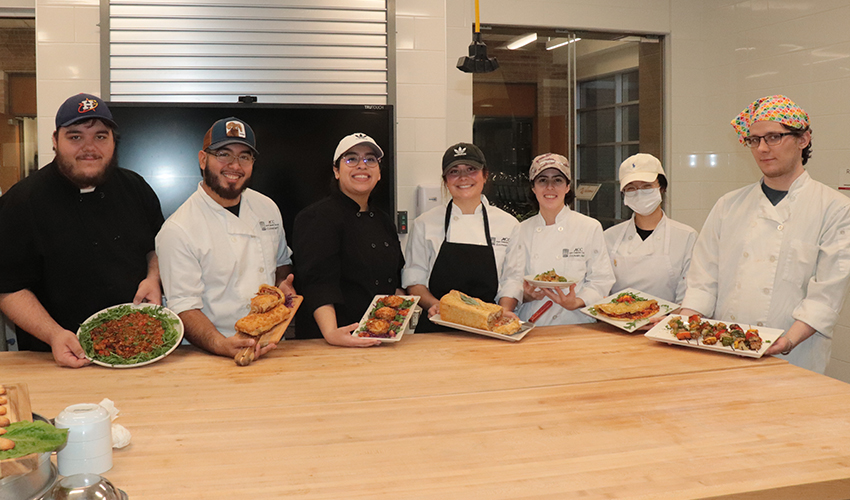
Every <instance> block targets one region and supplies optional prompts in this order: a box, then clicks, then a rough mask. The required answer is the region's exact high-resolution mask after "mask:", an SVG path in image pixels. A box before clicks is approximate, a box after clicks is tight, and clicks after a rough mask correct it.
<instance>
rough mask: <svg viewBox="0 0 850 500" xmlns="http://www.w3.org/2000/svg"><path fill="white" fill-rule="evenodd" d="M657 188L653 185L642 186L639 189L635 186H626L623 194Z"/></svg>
mask: <svg viewBox="0 0 850 500" xmlns="http://www.w3.org/2000/svg"><path fill="white" fill-rule="evenodd" d="M657 187H659V186H658V185H656V184H655V183H652V184H644V185H643V186H641V187H637V186H626V189H624V190H623V192H624V193H634V192H635V191H649V190H651V189H656V188H657Z"/></svg>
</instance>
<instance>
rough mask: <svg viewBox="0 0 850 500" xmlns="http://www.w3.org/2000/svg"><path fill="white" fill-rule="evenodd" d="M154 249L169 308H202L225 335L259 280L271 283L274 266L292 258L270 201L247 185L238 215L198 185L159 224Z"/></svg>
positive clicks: (242, 313)
mask: <svg viewBox="0 0 850 500" xmlns="http://www.w3.org/2000/svg"><path fill="white" fill-rule="evenodd" d="M156 253H157V256H158V257H159V272H160V276H161V277H162V285H163V289H164V290H165V296H166V300H167V301H168V303H167V305H168V308H169V309H171V310H173V311H174V312H176V313H178V314H179V313H181V312H183V311H188V310H190V309H200V310H201V312H203V313H204V314H205V315H206V316H207V318H209V320H210V321H212V323H213V325H215V327H216V328H217V329H218V331H219V332H221V333H222V334H223V335H224V336H225V337H230V336H232V335H234V334H235V333H236V330H235V327H234V325H235V324H236V320H238V319H239V318H241V317H243V316H245V315H246V314H247V313H248V312H249V306H248V304H249V301H250V299H251V297H253V296H254V294H256V293H257V290H258V289H259V288H260V285H262V284H264V283H265V284H269V285H274V284H275V271H276V270H277V268H278V267H279V266H284V265H288V264H291V263H292V251H291V250H290V249H289V247H288V246H287V245H286V234H285V232H284V229H283V219H282V217H281V216H280V210H279V209H278V207H277V205H276V204H275V203H274V201H272V200H271V199H270V198H268V197H266V196H264V195H262V194H260V193H258V192H256V191H253V190H251V189H246V190H245V191H244V192H243V193H242V199H241V202H240V207H239V217H236V216H235V215H233V213H231V212H230V211H228V210H227V209H226V208H224V207H222V206H221V205H219V204H218V203H217V202H216V201H215V200H213V199H212V198H211V197H210V196H209V195H208V194H207V193H206V192H205V191H204V189H203V188H202V187H201V186H200V184H199V185H198V189H197V191H195V193H193V194H192V196H190V197H189V199H187V200H186V201H185V202H184V203H183V204H182V205H180V207H179V208H178V209H177V211H175V212H174V213H173V214H172V215H171V217H169V218H168V220H166V221H165V224H163V225H162V229H160V231H159V234H157V235H156Z"/></svg>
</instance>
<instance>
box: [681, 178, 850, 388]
mask: <svg viewBox="0 0 850 500" xmlns="http://www.w3.org/2000/svg"><path fill="white" fill-rule="evenodd" d="M848 282H850V200H848V199H847V197H845V196H843V195H841V194H840V193H838V192H837V191H835V190H834V189H831V188H829V187H827V186H825V185H824V184H821V183H820V182H817V181H815V180H814V179H812V178H811V177H810V176H809V174H808V172H804V173H803V174H802V175H801V176H800V177H798V178H797V179H796V180H795V181H794V183H793V184H792V185H791V188H790V190H789V191H788V194H787V195H786V196H785V198H783V199H782V201H780V202H779V203H778V204H777V205H776V206H775V207H774V206H773V205H772V204H771V203H770V201H769V200H768V199H767V197H766V196H765V195H764V193H763V192H762V190H761V183H760V182H759V183H756V184H753V185H751V186H747V187H744V188H742V189H738V190H736V191H732V192H731V193H728V194H726V195H724V196H723V197H722V198H720V200H718V202H717V203H716V204H715V205H714V208H712V210H711V213H710V214H709V215H708V219H707V220H706V221H705V225H704V226H703V229H702V231H701V232H700V235H699V238H697V243H696V246H695V247H694V255H693V260H692V261H691V269H690V271H689V272H688V290H687V292H686V294H685V300H684V301H683V303H682V306H683V307H686V308H689V309H693V310H696V311H699V312H701V313H703V314H704V315H705V316H706V317H710V318H716V319H724V320H730V321H735V322H739V323H745V324H751V325H757V326H762V325H763V326H767V327H772V328H781V329H783V330H787V329H788V328H789V327H790V326H791V325H792V324H793V323H794V321H795V320H799V321H802V322H804V323H806V324H808V325H809V326H811V327H812V328H814V329H815V330H817V332H816V333H815V334H814V335H812V336H811V337H810V338H809V339H808V340H806V341H805V342H803V343H801V344H800V345H798V346H797V347H796V348H795V349H794V350H793V351H791V354H789V355H788V356H787V357H786V358H787V359H788V361H790V362H791V363H793V364H795V365H798V366H801V367H803V368H808V369H810V370H813V371H816V372H819V373H823V371H824V370H825V369H826V364H827V362H828V361H829V355H830V351H831V346H832V330H833V327H834V326H835V323H836V321H837V320H838V313H839V311H840V310H841V306H842V304H843V302H844V296H845V293H846V291H847V285H848Z"/></svg>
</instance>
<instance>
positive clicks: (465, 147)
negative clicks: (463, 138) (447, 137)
mask: <svg viewBox="0 0 850 500" xmlns="http://www.w3.org/2000/svg"><path fill="white" fill-rule="evenodd" d="M461 164H463V165H469V166H471V167H476V168H484V167H486V166H487V161H486V160H485V159H484V153H482V152H481V150H480V149H478V146H476V145H475V144H469V143H466V142H459V143H457V144H455V145H454V146H451V147H450V148H449V149H447V150H446V152H445V153H444V154H443V175H446V171H448V170H449V169H450V168H452V167H454V166H455V165H461Z"/></svg>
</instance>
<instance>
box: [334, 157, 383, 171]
mask: <svg viewBox="0 0 850 500" xmlns="http://www.w3.org/2000/svg"><path fill="white" fill-rule="evenodd" d="M342 161H343V162H344V163H345V165H346V166H348V167H352V168H354V167H356V166H357V165H358V164H360V162H361V161H362V162H363V164H364V165H366V166H367V167H370V168H374V167H377V166H378V163H379V161H378V157H376V156H372V155H366V156H364V157H362V158H361V157H360V156H359V155H356V154H350V155H345V156H343V157H342Z"/></svg>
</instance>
